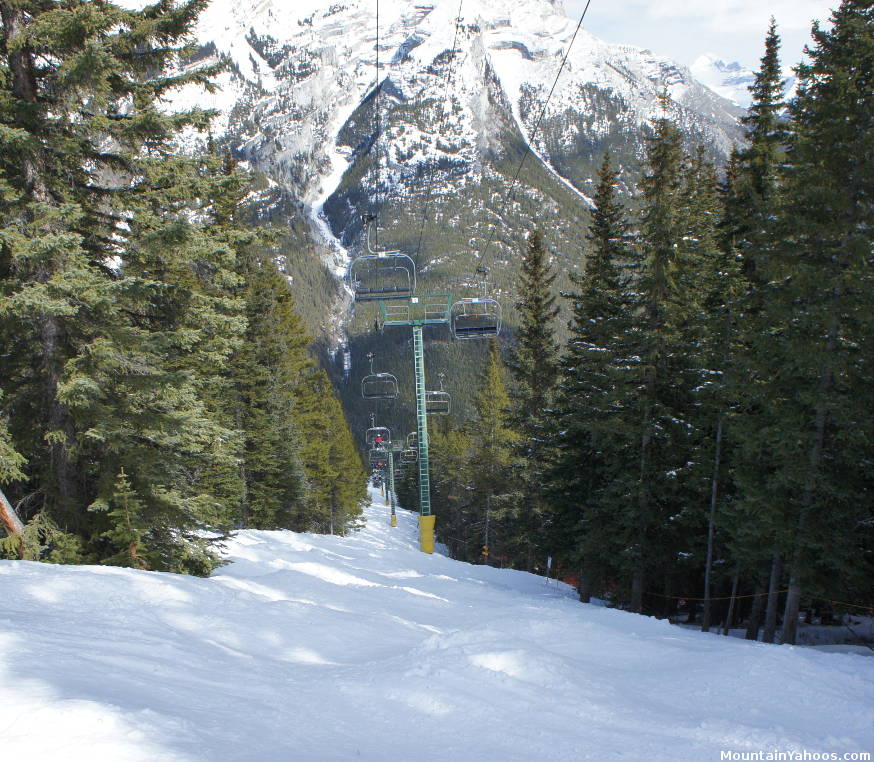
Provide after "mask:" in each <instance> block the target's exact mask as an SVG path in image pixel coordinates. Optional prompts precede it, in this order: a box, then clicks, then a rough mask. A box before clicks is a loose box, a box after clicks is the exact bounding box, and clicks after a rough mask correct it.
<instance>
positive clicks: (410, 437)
mask: <svg viewBox="0 0 874 762" xmlns="http://www.w3.org/2000/svg"><path fill="white" fill-rule="evenodd" d="M418 446H419V433H418V432H417V431H411V432H410V433H409V434H407V448H408V449H410V450H413V449H416V448H418Z"/></svg>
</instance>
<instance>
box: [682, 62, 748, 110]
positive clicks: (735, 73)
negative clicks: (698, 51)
mask: <svg viewBox="0 0 874 762" xmlns="http://www.w3.org/2000/svg"><path fill="white" fill-rule="evenodd" d="M690 70H691V72H692V74H694V75H695V77H696V79H698V81H699V82H703V83H704V84H705V85H707V87H709V88H710V89H711V90H713V92H715V93H719V95H721V96H722V97H723V98H725V99H726V100H729V101H731V102H732V103H735V104H737V105H738V106H742V107H744V108H746V107H747V106H749V104H750V91H749V89H748V88H749V87H750V85H752V84H753V82H755V79H756V75H755V72H753V71H752V70H750V69H747V68H746V67H744V66H742V65H741V64H740V63H738V62H737V61H732V62H731V63H726V62H725V61H723V60H722V59H721V58H718V57H717V56H715V55H714V54H713V53H706V54H704V55H703V56H699V57H698V58H697V59H695V62H694V63H693V64H692V66H691V67H690Z"/></svg>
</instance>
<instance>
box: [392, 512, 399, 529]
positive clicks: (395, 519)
mask: <svg viewBox="0 0 874 762" xmlns="http://www.w3.org/2000/svg"><path fill="white" fill-rule="evenodd" d="M391 525H392V526H393V527H396V526H397V525H398V515H397V514H396V513H393V514H392V515H391Z"/></svg>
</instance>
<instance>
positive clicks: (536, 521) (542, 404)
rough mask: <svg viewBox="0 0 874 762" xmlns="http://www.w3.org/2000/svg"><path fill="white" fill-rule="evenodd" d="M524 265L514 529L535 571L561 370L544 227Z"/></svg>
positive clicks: (514, 421) (514, 396)
mask: <svg viewBox="0 0 874 762" xmlns="http://www.w3.org/2000/svg"><path fill="white" fill-rule="evenodd" d="M520 270H521V273H520V277H519V296H520V298H519V302H518V303H517V305H516V308H517V310H518V312H519V318H520V320H519V330H518V332H517V334H516V337H515V338H516V342H515V346H514V349H513V352H512V355H511V359H510V362H509V366H510V369H511V371H512V374H513V379H514V381H515V384H514V386H513V388H512V391H511V401H512V409H511V415H510V422H511V425H512V427H513V428H514V429H515V430H516V431H518V432H519V434H520V435H521V441H520V445H519V449H518V456H519V458H520V468H521V469H522V473H521V474H520V478H521V483H522V484H523V485H524V487H523V492H522V496H521V499H520V505H519V515H518V516H517V517H515V521H514V526H513V528H512V530H511V531H512V534H513V535H514V536H513V541H514V542H515V543H517V544H518V545H519V546H520V551H519V554H520V556H521V557H520V558H519V559H518V560H519V561H520V562H521V564H522V565H523V567H524V568H525V569H527V570H528V571H532V570H533V569H534V556H535V553H536V552H537V551H538V550H539V548H540V546H541V545H542V541H543V540H542V535H543V526H542V525H543V512H544V506H543V489H544V484H543V469H544V464H545V460H546V415H547V408H548V406H549V405H550V403H551V398H552V390H553V388H554V386H555V382H556V378H557V374H558V366H557V354H558V345H557V343H556V341H555V338H554V334H555V329H554V324H555V319H556V318H557V317H558V312H559V310H558V307H557V306H556V305H555V296H554V295H553V294H552V293H551V287H552V284H553V282H554V281H555V277H556V276H555V273H552V272H550V268H549V262H548V260H547V254H546V250H545V248H544V245H543V236H542V235H541V234H540V232H539V231H536V230H535V231H532V232H531V234H530V235H529V236H528V245H527V249H526V252H525V256H524V257H523V258H522V264H521V268H520Z"/></svg>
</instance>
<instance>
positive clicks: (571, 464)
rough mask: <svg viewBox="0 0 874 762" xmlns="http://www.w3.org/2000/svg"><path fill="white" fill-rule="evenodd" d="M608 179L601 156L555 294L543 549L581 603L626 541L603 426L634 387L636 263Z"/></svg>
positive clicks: (609, 433) (615, 453)
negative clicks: (566, 309)
mask: <svg viewBox="0 0 874 762" xmlns="http://www.w3.org/2000/svg"><path fill="white" fill-rule="evenodd" d="M617 179H618V176H617V173H616V171H615V170H614V169H613V168H612V166H611V160H610V156H609V154H605V156H604V160H603V163H602V165H601V168H600V171H599V173H598V185H597V188H596V192H595V197H594V202H595V208H594V210H593V212H592V224H591V225H590V226H589V231H588V236H587V240H588V241H589V245H590V247H591V248H590V251H589V253H588V257H587V261H586V269H585V274H584V275H583V276H577V275H572V276H571V278H572V282H573V284H574V286H575V290H574V291H572V292H570V293H567V294H563V296H564V297H565V298H567V299H568V300H570V301H571V304H572V310H573V313H572V315H573V316H572V320H571V323H570V337H569V339H568V342H567V345H566V347H565V350H564V353H563V355H562V358H561V363H560V373H561V375H560V380H559V384H558V389H557V392H556V402H555V405H554V411H553V422H552V429H553V430H554V434H553V439H552V442H553V445H554V448H555V454H554V456H553V458H552V462H551V466H550V471H549V481H550V486H549V496H550V504H551V511H550V545H549V547H550V549H551V550H552V551H553V554H554V555H555V556H556V559H557V560H558V561H559V562H563V563H565V564H572V565H579V566H580V567H581V571H582V574H581V580H580V594H581V598H582V599H583V600H588V597H589V594H590V592H591V591H592V589H593V587H595V585H596V584H597V583H601V584H602V585H603V583H606V581H607V580H608V579H611V578H614V576H615V575H616V574H617V573H618V571H619V570H618V565H617V563H616V559H617V557H619V556H620V555H621V553H622V548H623V547H624V546H625V541H624V539H623V538H624V537H626V535H627V532H625V529H624V528H623V527H621V526H619V525H618V524H617V521H616V517H617V511H616V510H615V508H616V506H615V504H614V503H612V502H611V501H610V500H609V499H607V496H606V494H605V487H606V485H608V484H609V483H611V481H612V476H613V469H616V468H618V469H620V470H621V469H622V468H624V467H625V465H624V464H623V465H621V466H620V465H618V463H619V461H620V460H623V461H624V459H625V456H624V455H623V454H622V452H621V448H620V447H617V444H618V442H619V439H618V438H617V437H616V436H615V431H614V430H613V426H614V423H615V422H616V421H617V420H618V419H619V418H620V417H622V416H623V410H624V408H625V405H627V404H628V403H629V401H630V400H631V399H632V396H633V394H634V392H633V389H634V388H635V386H636V384H635V382H634V381H633V380H632V379H629V378H628V368H629V367H630V364H629V354H628V352H629V349H630V347H631V344H630V343H629V342H630V341H632V339H631V336H632V330H633V325H634V297H633V292H631V291H630V290H629V276H630V274H631V273H632V272H634V270H635V262H636V255H635V252H634V251H633V249H632V247H631V245H630V236H629V232H628V231H629V223H628V220H627V216H626V212H625V209H624V208H623V206H622V204H621V202H620V200H619V198H618V195H617V190H616V187H617ZM633 351H634V350H632V352H633ZM632 365H633V363H632ZM631 404H633V402H632V403H631Z"/></svg>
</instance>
